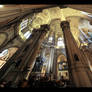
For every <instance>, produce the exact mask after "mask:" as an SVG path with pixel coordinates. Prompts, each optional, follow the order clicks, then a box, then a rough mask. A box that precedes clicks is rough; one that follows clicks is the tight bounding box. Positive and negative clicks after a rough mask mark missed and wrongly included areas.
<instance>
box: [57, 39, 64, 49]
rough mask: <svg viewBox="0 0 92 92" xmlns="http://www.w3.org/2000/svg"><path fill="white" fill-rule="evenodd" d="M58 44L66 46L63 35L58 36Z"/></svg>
mask: <svg viewBox="0 0 92 92" xmlns="http://www.w3.org/2000/svg"><path fill="white" fill-rule="evenodd" d="M57 46H59V47H64V46H65V45H64V41H63V38H61V37H59V38H58V42H57Z"/></svg>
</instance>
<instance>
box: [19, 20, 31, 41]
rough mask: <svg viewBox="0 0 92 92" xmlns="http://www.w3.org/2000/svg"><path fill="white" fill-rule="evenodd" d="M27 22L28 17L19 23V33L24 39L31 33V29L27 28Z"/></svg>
mask: <svg viewBox="0 0 92 92" xmlns="http://www.w3.org/2000/svg"><path fill="white" fill-rule="evenodd" d="M29 22H30V21H29V19H25V20H23V21H22V22H21V24H20V28H19V35H20V36H21V38H22V39H23V40H24V41H25V40H26V39H28V38H29V37H30V35H31V31H30V29H29Z"/></svg>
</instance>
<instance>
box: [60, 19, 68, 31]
mask: <svg viewBox="0 0 92 92" xmlns="http://www.w3.org/2000/svg"><path fill="white" fill-rule="evenodd" d="M60 26H61V28H62V31H64V30H65V29H70V23H69V22H68V21H62V22H61V23H60Z"/></svg>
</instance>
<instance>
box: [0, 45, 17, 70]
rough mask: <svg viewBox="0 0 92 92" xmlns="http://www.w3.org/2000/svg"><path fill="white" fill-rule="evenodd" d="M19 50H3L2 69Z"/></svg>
mask: <svg viewBox="0 0 92 92" xmlns="http://www.w3.org/2000/svg"><path fill="white" fill-rule="evenodd" d="M17 50H18V48H17V47H10V48H8V49H5V50H3V51H2V52H1V53H0V69H1V68H2V67H3V65H4V64H5V63H6V62H7V61H8V60H9V59H10V58H11V57H12V56H13V54H14V53H15V52H16V51H17Z"/></svg>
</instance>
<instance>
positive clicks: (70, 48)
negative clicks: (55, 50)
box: [61, 21, 92, 87]
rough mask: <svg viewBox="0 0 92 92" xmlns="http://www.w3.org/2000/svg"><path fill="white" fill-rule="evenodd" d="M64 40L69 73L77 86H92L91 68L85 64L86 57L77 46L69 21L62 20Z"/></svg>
mask: <svg viewBox="0 0 92 92" xmlns="http://www.w3.org/2000/svg"><path fill="white" fill-rule="evenodd" d="M61 27H62V31H63V34H64V41H65V47H66V54H67V60H68V65H69V74H70V77H71V76H72V81H73V83H74V85H75V86H76V87H92V80H91V79H92V78H91V77H90V75H92V74H91V72H90V73H89V71H90V69H89V67H88V66H87V65H86V64H85V62H86V61H85V60H86V58H85V57H84V55H83V53H82V52H81V51H80V49H79V48H78V46H77V43H76V41H75V39H74V38H73V36H72V34H71V31H70V25H69V22H67V21H63V22H61Z"/></svg>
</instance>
